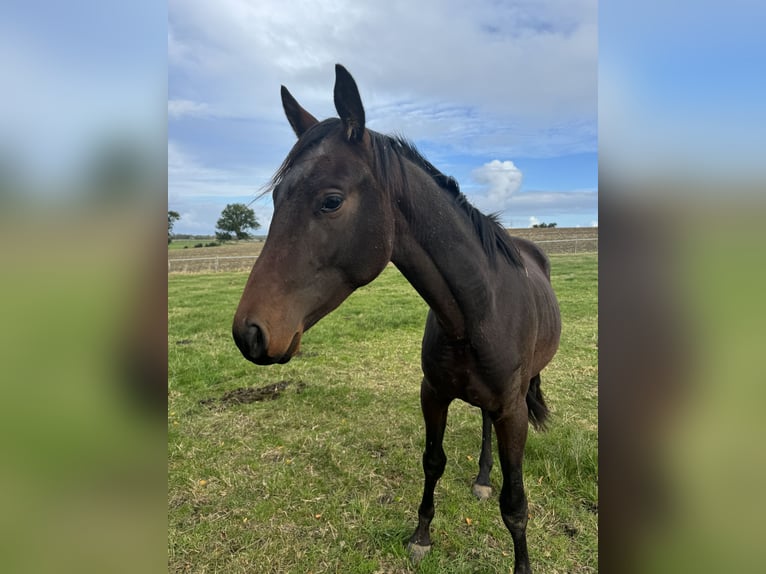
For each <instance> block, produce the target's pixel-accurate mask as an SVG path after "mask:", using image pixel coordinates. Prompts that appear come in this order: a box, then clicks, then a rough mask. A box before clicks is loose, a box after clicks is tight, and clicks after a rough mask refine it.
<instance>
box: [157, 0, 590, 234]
mask: <svg viewBox="0 0 766 574" xmlns="http://www.w3.org/2000/svg"><path fill="white" fill-rule="evenodd" d="M597 48H598V44H597V5H596V2H595V1H593V0H574V1H571V2H566V3H561V2H558V1H555V0H552V1H542V2H540V1H535V2H497V1H489V0H487V1H485V0H480V1H471V2H463V1H457V0H448V1H437V0H425V1H420V2H411V1H410V0H392V1H389V2H386V3H379V2H358V1H351V0H337V1H333V2H329V1H328V2H324V1H320V2H309V1H297V2H284V1H283V0H275V1H272V0H258V1H257V2H256V1H253V2H247V1H243V0H222V1H219V2H215V3H211V2H203V1H196V0H192V1H189V0H185V1H183V2H181V1H176V0H171V1H170V2H169V4H168V208H169V209H174V210H176V211H178V212H179V213H180V214H181V220H180V221H179V222H178V223H177V224H176V226H175V231H176V232H177V233H212V232H213V231H214V228H215V222H216V220H217V218H218V216H219V215H220V212H221V210H222V209H223V207H224V206H225V205H226V204H227V203H232V202H243V203H249V202H250V201H251V200H252V199H254V197H255V196H256V195H257V194H258V192H259V191H260V190H261V189H262V187H263V186H264V185H265V184H266V183H267V182H268V180H269V178H270V177H271V175H272V174H273V172H274V171H275V170H276V168H277V167H278V166H279V164H280V163H281V161H282V159H283V158H284V156H285V155H286V154H287V152H288V151H289V149H290V147H291V146H292V144H293V143H294V135H293V133H292V131H291V129H290V126H289V124H288V123H287V121H286V119H285V118H284V115H283V112H282V106H281V101H280V97H279V87H280V85H281V84H284V85H286V86H287V87H288V88H289V89H290V91H291V92H292V93H293V95H294V96H295V97H296V98H297V99H298V101H299V102H300V103H301V104H302V105H303V106H304V107H305V108H306V109H308V110H309V111H311V112H312V113H313V114H314V115H315V116H316V117H318V118H320V119H322V118H325V117H331V116H335V115H336V113H335V110H334V108H333V103H332V88H333V83H334V64H335V63H342V64H343V65H345V66H346V67H347V68H348V69H349V71H350V72H351V74H352V75H353V76H354V78H355V79H356V81H357V84H358V86H359V89H360V92H361V95H362V99H363V102H364V105H365V109H366V115H367V125H368V127H369V128H371V129H374V130H376V131H379V132H383V133H399V134H402V135H404V136H405V137H408V138H409V139H411V140H413V141H414V142H415V144H416V145H417V146H418V148H419V149H420V150H421V152H423V154H424V155H425V156H426V157H427V158H428V159H429V160H430V161H431V162H432V163H434V165H436V166H437V167H438V168H439V169H441V170H442V171H443V172H445V173H447V174H449V175H452V176H454V177H455V178H456V179H457V180H458V181H459V182H460V184H461V187H462V189H463V191H464V192H465V193H466V194H467V195H468V196H469V198H470V199H471V201H472V202H473V203H474V204H476V205H477V206H478V207H479V208H481V209H482V210H484V211H485V212H490V211H500V212H502V214H503V215H502V220H503V222H504V223H505V224H506V225H512V226H514V227H528V226H529V225H530V223H531V222H533V221H556V222H557V223H558V225H559V226H591V225H594V224H595V223H596V222H597V220H598V212H597V184H598V182H597V171H598V170H597V118H596V115H597V64H598V57H597ZM253 207H254V209H255V210H256V213H257V215H258V218H259V221H260V222H261V223H262V225H263V231H265V230H266V229H267V227H268V222H269V220H270V218H271V214H272V212H271V201H270V199H269V198H268V197H266V198H263V199H261V200H259V201H257V202H255V203H254V204H253Z"/></svg>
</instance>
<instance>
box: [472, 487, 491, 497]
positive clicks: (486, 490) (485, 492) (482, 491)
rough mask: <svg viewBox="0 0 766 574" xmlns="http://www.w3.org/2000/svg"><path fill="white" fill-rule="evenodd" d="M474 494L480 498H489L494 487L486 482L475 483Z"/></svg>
mask: <svg viewBox="0 0 766 574" xmlns="http://www.w3.org/2000/svg"><path fill="white" fill-rule="evenodd" d="M473 495H474V496H475V497H476V498H478V499H479V500H487V499H488V498H489V497H490V496H492V487H491V486H486V485H484V484H476V483H474V485H473Z"/></svg>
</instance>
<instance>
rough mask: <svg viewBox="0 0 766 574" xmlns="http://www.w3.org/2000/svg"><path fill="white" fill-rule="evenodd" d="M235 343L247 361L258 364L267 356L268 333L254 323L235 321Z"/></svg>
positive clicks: (233, 329) (233, 330)
mask: <svg viewBox="0 0 766 574" xmlns="http://www.w3.org/2000/svg"><path fill="white" fill-rule="evenodd" d="M232 334H233V335H234V342H235V343H236V344H237V347H239V350H240V351H242V354H243V355H244V356H245V358H246V359H248V360H250V361H253V362H258V361H259V360H261V358H262V357H263V356H264V355H265V354H266V349H267V348H268V338H267V336H266V332H265V331H264V330H263V329H262V328H261V327H260V326H259V325H258V324H257V323H255V322H254V321H250V320H247V321H241V320H239V321H238V320H236V319H235V321H234V326H233V328H232Z"/></svg>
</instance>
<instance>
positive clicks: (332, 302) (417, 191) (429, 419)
mask: <svg viewBox="0 0 766 574" xmlns="http://www.w3.org/2000/svg"><path fill="white" fill-rule="evenodd" d="M335 71H336V81H335V92H334V96H335V107H336V110H337V112H338V115H339V116H340V118H331V119H327V120H324V121H321V122H320V121H318V120H317V119H316V118H315V117H314V116H312V115H311V114H310V113H309V112H307V111H306V110H304V109H303V108H302V107H301V106H300V105H299V104H298V102H297V101H296V100H295V99H294V98H293V97H292V95H291V94H290V92H288V91H287V89H286V88H285V87H284V86H283V87H282V104H283V106H284V110H285V114H286V115H287V119H288V120H289V122H290V125H291V126H292V128H293V131H294V132H295V134H296V135H297V136H298V141H297V143H296V144H295V146H294V147H293V149H292V150H291V151H290V153H289V154H288V156H287V158H286V159H285V160H284V162H283V164H282V166H281V167H280V168H279V170H278V171H277V173H276V175H275V176H274V179H273V181H272V195H273V200H274V216H273V219H272V222H271V228H270V230H269V234H268V237H267V240H266V244H265V246H264V248H263V252H262V253H261V255H260V257H259V258H258V260H257V261H256V263H255V265H254V266H253V270H252V272H251V273H250V277H249V279H248V281H247V285H246V286H245V290H244V293H243V294H242V299H241V301H240V303H239V307H238V308H237V312H236V314H235V315H234V324H233V327H232V332H233V335H234V340H235V341H236V343H237V346H238V347H239V349H240V351H242V354H243V355H244V356H245V357H246V358H247V359H249V360H250V361H252V362H254V363H256V364H258V365H269V364H274V363H286V362H287V361H289V360H290V358H291V357H293V356H294V355H295V353H296V352H297V351H298V348H299V346H300V341H301V336H302V334H303V333H304V332H305V331H306V330H308V329H309V328H310V327H311V326H312V325H314V324H315V323H316V322H317V321H319V320H320V319H321V318H322V317H324V316H325V315H327V314H328V313H329V312H330V311H332V310H333V309H335V308H336V307H338V305H340V304H341V303H342V302H343V300H344V299H346V298H347V297H348V296H349V295H350V294H351V293H352V292H353V291H354V290H355V289H357V288H358V287H361V286H362V285H365V284H367V283H369V282H370V281H372V280H373V279H375V277H377V276H378V275H379V274H380V273H381V271H383V269H384V268H385V266H386V265H387V264H388V262H389V261H391V262H393V263H394V264H395V265H396V266H397V267H398V268H399V270H400V271H401V272H402V274H403V275H404V276H405V277H406V278H407V280H408V281H409V282H410V283H411V284H412V285H413V287H414V288H415V289H416V290H417V292H418V293H419V294H420V295H421V296H422V297H423V299H425V301H426V302H427V303H428V305H429V307H430V311H429V313H428V318H427V320H426V328H425V334H424V336H423V349H422V367H423V373H424V378H423V381H422V384H421V391H420V400H421V406H422V410H423V417H424V419H425V427H426V444H425V452H424V454H423V470H424V473H425V487H424V490H423V499H422V502H421V504H420V507H419V509H418V516H419V520H418V526H417V528H416V529H415V532H414V533H413V535H412V536H411V538H410V540H409V551H410V555H411V556H412V558H413V560H415V561H417V560H419V559H420V558H422V557H423V556H424V555H425V553H426V552H427V551H428V550H429V549H430V547H431V537H430V524H431V520H432V518H433V516H434V500H433V494H434V488H435V487H436V483H437V481H438V480H439V478H440V477H441V475H442V473H443V471H444V467H445V464H446V455H445V453H444V450H443V448H442V440H443V437H444V430H445V425H446V422H447V409H448V407H449V405H450V403H451V402H452V400H454V399H462V400H464V401H467V402H468V403H470V404H472V405H475V406H477V407H479V408H481V411H482V421H483V425H482V426H483V432H482V447H481V455H480V458H479V474H478V476H477V478H476V481H475V484H474V493H475V494H476V495H477V496H479V497H480V498H486V497H488V496H489V495H490V493H491V489H490V486H489V484H490V482H489V473H490V469H491V466H492V447H491V433H492V427H493V426H494V428H495V433H496V435H497V445H498V452H499V458H500V465H501V467H502V472H503V486H502V490H501V492H500V512H501V515H502V518H503V522H504V523H505V525H506V527H507V528H508V530H509V531H510V533H511V536H512V538H513V546H514V559H515V563H514V572H515V573H516V574H520V573H526V572H531V570H530V567H529V558H528V555H527V541H526V526H527V499H526V495H525V493H524V484H523V479H522V458H523V454H524V445H525V443H526V438H527V427H528V422H531V423H532V424H533V425H534V426H536V427H542V426H543V425H544V423H545V420H546V417H547V415H548V408H547V407H546V405H545V402H544V400H543V395H542V393H541V390H540V371H541V370H542V369H543V367H545V366H546V365H547V364H548V362H549V361H550V360H551V358H552V357H553V355H554V354H555V353H556V350H557V348H558V343H559V334H560V331H561V319H560V315H559V309H558V303H557V301H556V297H555V295H554V293H553V290H552V288H551V284H550V266H549V263H548V259H547V258H546V256H545V255H544V254H543V252H542V251H541V250H540V249H539V248H538V247H537V246H536V245H534V244H533V243H531V242H529V241H526V240H523V239H519V238H515V237H511V236H509V235H508V234H507V233H506V231H505V230H504V229H503V228H502V227H501V226H500V225H499V223H498V222H497V220H496V219H495V218H494V217H488V216H485V215H483V214H482V213H480V212H479V211H478V210H476V209H475V208H474V207H473V206H471V205H470V204H469V203H468V201H467V200H466V198H465V196H464V195H463V194H462V193H461V192H460V190H459V188H458V184H457V182H456V181H455V180H454V179H452V178H451V177H447V176H445V175H443V174H442V173H440V172H439V171H438V170H437V169H436V168H435V167H434V166H433V165H431V164H430V163H429V162H428V161H427V160H426V159H425V158H423V157H422V156H421V155H420V154H419V153H418V151H417V150H416V149H415V148H414V146H413V145H412V144H410V143H408V142H407V141H405V140H403V139H401V138H394V137H389V136H385V135H382V134H379V133H376V132H374V131H371V130H368V129H366V128H365V114H364V108H363V106H362V101H361V98H360V96H359V91H358V89H357V86H356V83H355V82H354V79H353V78H352V77H351V75H350V74H349V73H348V71H347V70H346V69H345V68H343V67H342V66H340V65H338V66H336V70H335Z"/></svg>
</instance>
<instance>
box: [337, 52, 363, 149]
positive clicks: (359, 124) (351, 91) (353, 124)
mask: <svg viewBox="0 0 766 574" xmlns="http://www.w3.org/2000/svg"><path fill="white" fill-rule="evenodd" d="M334 95H335V109H336V110H337V111H338V115H339V116H340V119H341V120H343V127H344V131H345V134H346V139H347V140H348V141H357V142H358V141H360V140H361V139H362V136H363V135H364V107H363V106H362V98H361V97H360V96H359V89H358V88H357V87H356V82H355V81H354V78H352V77H351V74H349V73H348V70H346V68H344V67H343V66H341V65H340V64H336V65H335V94H334Z"/></svg>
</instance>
